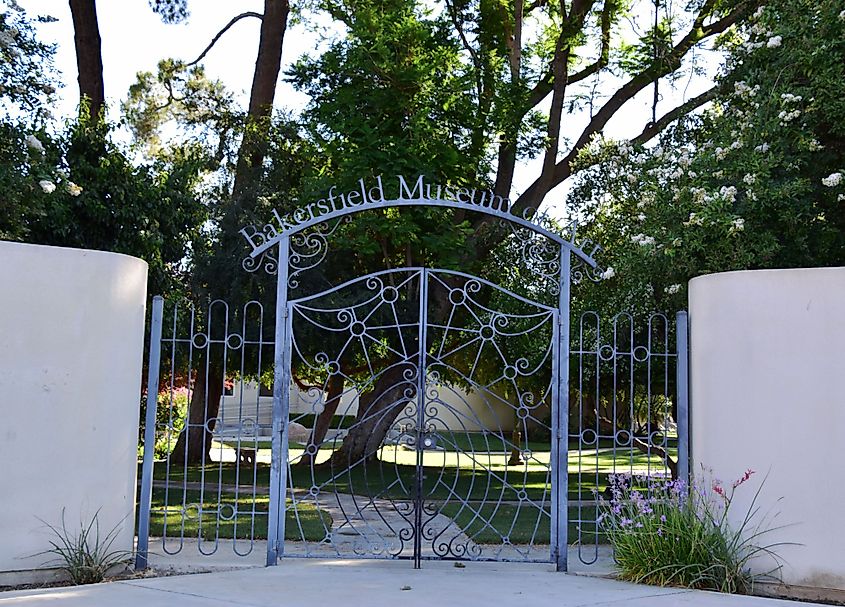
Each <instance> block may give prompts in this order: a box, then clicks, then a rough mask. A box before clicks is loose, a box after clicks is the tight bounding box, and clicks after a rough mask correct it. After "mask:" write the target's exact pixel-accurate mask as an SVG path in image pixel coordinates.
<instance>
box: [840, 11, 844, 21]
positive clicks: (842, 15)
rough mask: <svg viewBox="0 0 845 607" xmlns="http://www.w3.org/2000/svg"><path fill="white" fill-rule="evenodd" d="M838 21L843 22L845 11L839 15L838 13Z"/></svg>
mask: <svg viewBox="0 0 845 607" xmlns="http://www.w3.org/2000/svg"><path fill="white" fill-rule="evenodd" d="M839 20H840V21H845V11H842V12H841V13H839Z"/></svg>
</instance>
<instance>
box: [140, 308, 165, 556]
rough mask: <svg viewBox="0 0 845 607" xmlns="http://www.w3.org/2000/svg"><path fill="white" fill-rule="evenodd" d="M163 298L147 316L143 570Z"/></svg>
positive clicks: (153, 446)
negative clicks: (148, 344)
mask: <svg viewBox="0 0 845 607" xmlns="http://www.w3.org/2000/svg"><path fill="white" fill-rule="evenodd" d="M163 312H164V299H163V298H162V297H161V295H156V296H155V297H153V309H152V314H151V317H150V361H149V367H148V369H147V415H146V417H145V422H144V423H145V426H144V463H143V464H142V466H141V497H140V501H139V504H138V548H137V550H136V551H135V570H136V571H140V570H142V569H146V568H147V565H148V560H147V552H148V550H149V544H150V506H151V503H152V492H153V458H154V457H155V442H156V439H155V436H156V407H157V405H158V379H159V372H160V369H159V367H160V366H161V325H162V317H163Z"/></svg>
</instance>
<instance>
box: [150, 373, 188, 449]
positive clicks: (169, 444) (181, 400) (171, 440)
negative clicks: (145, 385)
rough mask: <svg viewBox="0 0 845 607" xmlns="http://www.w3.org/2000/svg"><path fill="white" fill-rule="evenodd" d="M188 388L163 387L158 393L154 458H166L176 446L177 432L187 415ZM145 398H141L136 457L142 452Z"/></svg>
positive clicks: (180, 429)
mask: <svg viewBox="0 0 845 607" xmlns="http://www.w3.org/2000/svg"><path fill="white" fill-rule="evenodd" d="M188 396H189V393H188V389H187V388H185V387H181V388H173V390H172V393H171V389H170V388H165V389H164V390H162V391H160V392H159V393H158V404H157V406H156V431H155V438H156V440H155V459H158V460H161V459H167V456H168V455H169V454H170V452H171V451H172V450H173V448H174V447H175V446H176V441H177V439H178V438H179V433H180V432H182V429H183V428H184V427H185V420H186V419H187V417H188ZM146 414H147V398H146V395H144V397H143V398H142V399H141V419H140V428H139V433H138V457H139V458H141V457H143V454H144V432H145V430H146Z"/></svg>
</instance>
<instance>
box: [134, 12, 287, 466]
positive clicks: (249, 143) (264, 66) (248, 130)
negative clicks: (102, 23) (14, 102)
mask: <svg viewBox="0 0 845 607" xmlns="http://www.w3.org/2000/svg"><path fill="white" fill-rule="evenodd" d="M170 4H172V3H170ZM176 4H177V5H179V6H183V7H184V6H185V3H184V2H181V3H180V2H177V3H176ZM162 5H168V3H166V2H164V3H158V4H157V5H154V7H156V8H158V10H165V9H162V8H161V6H162ZM289 12H290V4H289V2H288V1H287V0H265V2H264V12H263V13H262V14H258V13H242V14H240V15H238V16H236V17H235V18H233V19H232V20H231V21H230V22H229V24H227V25H226V26H225V27H224V28H223V29H222V30H221V31H220V33H219V34H218V35H217V36H215V38H214V39H213V40H212V42H211V44H210V45H209V47H208V48H206V49H205V50H204V51H203V53H202V54H201V55H200V57H199V59H198V60H197V61H196V62H192V63H197V62H199V61H200V60H201V59H202V57H203V56H204V55H205V54H206V53H207V52H208V50H209V49H210V48H211V47H212V46H213V45H214V44H215V43H216V42H217V40H219V38H220V36H222V35H223V33H225V31H226V30H228V29H229V28H230V27H231V26H232V25H234V23H236V22H237V21H239V20H241V19H244V18H249V17H254V18H260V19H261V34H260V38H259V41H258V57H257V59H256V63H255V70H254V73H253V82H252V89H251V92H250V100H249V107H248V109H247V112H246V115H245V118H244V122H243V128H242V130H241V132H240V136H241V141H240V146H239V148H238V152H237V160H236V165H235V169H234V173H233V176H232V187H231V190H230V191H227V189H226V190H223V191H222V192H221V195H220V196H219V198H218V200H217V201H216V203H214V202H212V204H211V207H212V214H213V219H214V230H213V231H212V232H211V234H210V239H209V242H208V245H207V246H206V247H204V248H203V249H202V250H198V251H195V255H194V268H193V285H192V291H193V294H194V296H195V297H196V298H203V297H205V296H207V295H208V294H209V293H212V294H214V296H215V297H226V296H227V295H229V294H231V293H233V292H234V293H237V295H238V299H240V298H241V297H242V296H243V294H244V293H249V292H254V291H255V290H256V289H260V288H261V287H260V285H257V284H255V283H256V281H255V280H253V279H247V280H246V281H245V282H246V284H244V282H242V281H237V280H232V279H233V277H234V276H235V275H236V273H239V271H240V262H239V258H240V256H239V254H238V253H239V244H240V240H239V239H240V236H239V234H238V231H239V230H240V227H241V225H240V224H242V223H243V221H244V217H245V216H248V215H249V214H251V213H254V212H255V210H256V205H257V204H258V196H257V193H258V188H259V179H260V177H261V175H262V174H263V166H264V159H265V157H266V156H267V153H268V150H269V147H270V145H269V143H268V133H270V132H271V131H272V124H271V120H270V118H271V114H272V108H273V102H274V100H275V94H276V83H277V77H278V73H279V70H280V69H281V53H282V45H283V42H284V34H285V31H286V28H287V19H288V14H289ZM172 65H173V66H174V69H172V70H171V71H170V74H169V75H167V74H166V75H165V78H164V79H163V80H162V82H163V83H164V85H165V86H166V87H167V88H168V91H169V94H170V97H169V99H168V102H172V101H173V100H174V98H173V97H172V93H173V90H174V89H173V81H174V79H176V78H181V76H182V74H183V72H184V70H185V68H189V67H191V64H184V63H180V62H175V63H173V64H172ZM135 97H136V98H135V100H134V103H135V104H136V105H138V104H140V105H143V104H145V103H147V102H146V101H145V100H144V92H143V90H141V89H139V90H137V91H136V93H135ZM177 101H181V100H177ZM179 105H180V104H179V103H177V104H174V105H173V107H174V108H176V107H179ZM206 356H208V357H209V360H208V363H209V364H207V365H204V366H202V368H201V371H200V372H199V373H198V374H197V377H196V378H195V383H194V386H195V389H194V390H193V393H192V397H191V403H190V405H189V411H188V419H189V424H188V425H186V427H185V430H184V431H183V432H182V433H180V435H179V439H178V440H177V443H176V446H175V449H174V454H175V457H176V458H177V459H178V458H183V457H184V458H185V459H187V460H188V461H189V462H192V463H196V462H200V461H203V460H205V459H206V458H207V457H208V448H210V445H211V441H210V440H209V433H210V431H211V430H213V428H209V427H208V425H207V424H205V420H206V419H214V418H215V417H216V415H217V411H218V409H219V406H220V397H221V396H222V393H223V380H224V378H223V368H222V366H221V365H220V361H212V360H211V356H210V352H206ZM206 369H207V373H206ZM192 427H193V428H194V430H193V431H192ZM204 445H205V446H206V447H207V448H204Z"/></svg>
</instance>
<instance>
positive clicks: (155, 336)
mask: <svg viewBox="0 0 845 607" xmlns="http://www.w3.org/2000/svg"><path fill="white" fill-rule="evenodd" d="M422 179H423V178H422V177H420V178H419V180H418V181H417V186H418V187H419V188H420V191H422V189H421V188H422V186H421V184H422ZM378 180H379V181H378V182H379V186H378V188H373V189H371V190H370V197H371V199H370V200H368V199H367V195H366V192H365V188H364V184H363V181H362V182H361V191H360V192H355V194H356V199H358V198H360V196H357V194H363V197H364V201H365V202H364V203H360V202H359V203H357V204H353V203H352V196H351V194H350V195H349V198H348V202H347V199H344V198H342V197H341V200H343V203H342V205H341V206H340V208H338V207H337V205H335V204H333V205H332V207H329V206H328V205H327V204H325V200H321V201H319V202H318V203H316V204H315V203H312V204H309V205H307V206H305V207H303V208H300V209H297V211H295V212H294V213H293V217H294V221H293V222H291V221H290V220H289V219H288V218H282V217H280V216H279V214H278V213H277V212H275V211H274V212H273V214H274V217H275V218H276V220H277V221H278V225H279V226H281V228H282V229H278V228H277V227H276V226H274V225H272V224H266V225H264V226H263V227H262V228H261V229H260V230H257V229H255V228H254V227H251V228H244V229H243V230H241V234H242V235H243V236H244V238H245V239H246V240H247V242H248V243H249V244H250V246H251V247H252V252H251V253H250V254H249V256H248V257H247V258H245V259H244V260H243V264H242V265H243V267H244V269H245V270H247V271H250V272H254V271H256V270H257V269H259V268H261V267H264V269H265V271H267V272H268V273H269V274H276V275H277V284H276V292H277V301H276V311H277V314H276V325H275V342H274V371H275V374H274V386H273V426H272V449H273V452H272V460H271V473H270V482H271V492H270V510H269V512H268V541H267V565H277V564H278V559H279V558H281V557H282V556H283V555H284V535H285V511H286V500H287V455H288V446H287V434H288V423H289V419H288V418H289V409H290V391H289V390H288V389H287V388H288V386H289V383H290V380H291V377H290V365H291V343H292V317H291V315H290V314H289V310H290V308H289V303H290V301H291V299H290V298H289V293H288V291H289V289H292V288H295V287H296V276H297V275H298V274H299V273H300V272H302V271H303V270H305V269H309V268H312V267H315V266H316V265H318V264H319V263H320V262H321V261H322V260H323V258H324V257H325V247H326V246H327V241H326V237H327V236H330V235H331V234H332V233H333V232H334V230H335V229H336V228H337V225H338V224H335V226H334V227H331V228H330V229H321V228H319V227H318V228H317V230H316V231H312V232H311V233H310V234H305V235H301V232H303V231H304V230H306V229H308V228H310V227H314V226H319V225H320V224H325V222H327V221H330V220H332V219H337V220H338V223H339V222H340V221H341V220H342V219H343V218H344V217H346V216H349V215H352V214H354V213H357V212H360V211H365V210H371V209H375V208H390V207H404V206H433V207H445V208H455V209H465V210H470V211H473V212H478V213H482V214H486V215H488V216H491V217H494V218H498V219H500V220H505V221H508V222H510V223H511V224H515V225H518V226H521V227H523V228H528V229H529V230H531V231H532V232H534V233H535V234H538V235H540V236H543V237H545V238H546V239H548V241H550V242H553V243H556V244H557V245H558V246H559V252H558V254H557V255H555V257H554V258H553V259H552V258H551V254H550V253H551V248H546V249H545V250H543V251H542V254H541V255H538V254H537V251H535V250H533V249H531V248H530V247H531V246H532V241H531V240H528V239H523V240H522V242H521V244H522V245H523V249H522V257H523V260H534V261H537V262H539V263H541V264H545V265H544V267H543V268H541V270H540V272H539V275H540V277H541V278H543V279H545V280H548V281H552V280H554V281H555V284H556V287H557V289H558V291H557V294H558V307H557V316H558V319H557V323H556V325H555V327H554V330H555V332H556V335H553V338H552V339H553V340H554V341H555V342H556V348H555V350H554V352H553V358H552V369H551V372H552V386H551V390H552V391H551V403H552V407H551V409H552V430H553V433H552V440H551V445H550V450H551V452H550V457H551V460H550V463H551V481H552V488H551V491H552V499H551V525H550V531H551V537H550V542H551V554H550V557H551V559H550V560H551V562H554V563H555V568H556V570H558V571H566V570H567V566H568V563H567V544H568V522H569V517H568V459H569V458H568V452H569V449H568V440H569V428H568V426H569V423H568V422H569V396H570V395H569V364H570V358H571V351H570V342H571V335H570V329H571V322H572V319H571V317H570V303H571V285H572V283H573V282H575V283H578V282H579V281H580V280H581V279H583V278H585V277H586V278H588V279H590V280H593V281H598V280H601V278H603V276H602V270H601V268H600V267H599V266H598V264H597V262H596V261H595V259H594V256H595V254H596V253H597V252H599V251H601V250H602V247H601V246H599V245H596V244H595V243H593V242H592V241H590V240H589V239H584V240H583V241H582V242H581V243H580V244H579V243H577V242H576V230H577V222H572V223H570V224H569V225H568V226H566V227H565V228H564V230H563V232H564V233H566V234H567V236H566V237H564V236H561V235H560V234H556V233H553V232H550V231H549V230H548V229H547V228H545V227H544V226H542V225H539V224H538V223H535V222H532V221H530V219H526V218H525V217H519V216H516V215H514V214H512V212H511V208H510V202H509V201H507V200H506V199H502V198H500V197H494V196H493V194H492V193H490V200H489V201H488V203H487V204H486V205H485V202H484V201H485V195H486V193H484V194H485V195H482V198H481V202H480V203H477V202H476V201H475V194H476V191H475V190H472V195H469V190H466V189H462V190H461V192H463V191H464V190H466V192H467V194H466V196H465V197H466V198H468V199H469V200H471V201H472V202H471V203H468V202H462V201H458V200H446V199H442V198H424V197H422V196H420V197H417V198H412V197H411V196H410V194H409V197H408V198H397V199H394V200H384V199H383V197H382V199H381V200H375V199H372V196H373V194H372V192H373V191H374V190H376V191H380V190H381V178H378ZM402 185H405V186H406V187H405V191H406V192H409V190H408V188H407V184H405V182H404V179H403V178H402V177H401V176H400V192H401V191H402V187H401V186H402ZM416 191H417V188H415V189H414V192H416ZM449 191H450V190H449V188H448V187H447V188H446V192H447V195H450V194H449ZM439 193H440V190H439V186H438V195H439ZM454 193H455V190H452V194H451V195H454ZM495 199H498V203H497V204H494V200H495ZM329 200H332V199H331V191H330V195H329ZM335 202H337V200H335ZM314 206H317V208H318V209H326V212H325V213H324V214H322V215H315V214H314V213H313V207H314ZM305 209H308V211H307V213H308V214H310V217H309V218H307V220H306V219H300V216H299V214H298V213H299V212H301V211H304V210H305ZM250 230H251V231H250ZM312 236H316V238H315V239H313V240H311V241H310V242H309V241H306V239H307V238H311V237H312ZM296 238H299V239H302V240H301V241H299V242H297V240H296ZM292 239H293V240H292ZM315 241H316V242H317V246H316V253H314V254H312V257H315V258H316V262H315V261H313V259H306V260H305V261H306V262H307V263H310V265H297V263H299V264H302V263H303V258H302V255H301V252H299V251H296V250H294V247H293V246H292V244H296V245H299V246H302V243H303V242H306V244H307V246H310V247H312V253H313V247H314V242H315ZM276 245H278V247H279V248H278V252H276V251H275V246H276ZM590 247H592V250H591V251H590V252H589V253H587V252H586V249H588V248H590ZM573 254H574V255H575V259H573V257H572V255H573ZM292 269H293V272H292V271H291V270H292ZM429 270H431V269H429ZM358 278H362V277H358ZM491 284H494V283H491ZM421 295H422V294H421ZM162 312H163V299H162V298H161V297H160V296H156V297H154V298H153V301H152V309H151V332H150V342H149V344H150V349H149V363H150V367H149V376H148V386H147V410H146V421H147V425H146V432H145V444H147V445H149V444H151V443H152V442H154V441H153V440H152V438H153V433H154V431H155V424H154V421H155V415H156V405H157V400H156V392H157V387H158V379H159V372H160V369H159V359H160V353H161V343H162V336H161V333H162ZM424 314H425V311H424V310H422V309H421V311H420V325H421V328H420V331H424V329H425V318H424V316H423V315H424ZM675 330H676V336H675V337H676V344H675V346H676V352H675V355H674V356H675V357H676V360H677V365H676V398H677V413H678V419H677V420H676V423H677V425H678V454H677V458H678V459H677V465H678V476H679V478H681V479H684V480H688V478H689V393H688V386H689V367H688V355H689V336H688V335H689V333H688V331H689V320H688V314H687V312H685V311H680V312H678V313H677V314H676V318H675ZM422 343H424V342H422ZM421 352H422V351H421ZM420 381H423V380H422V378H421V380H420ZM152 467H153V450H152V449H144V457H143V464H142V478H141V486H140V497H139V505H138V509H139V512H138V546H137V548H136V561H135V566H136V569H144V568H146V567H147V565H148V561H147V556H148V544H149V517H150V506H151V493H152ZM280 502H281V503H280Z"/></svg>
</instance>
